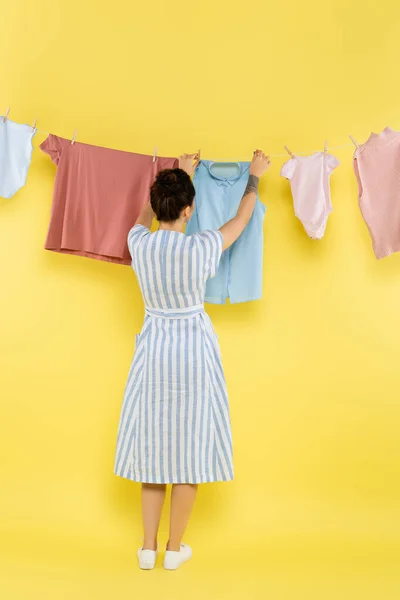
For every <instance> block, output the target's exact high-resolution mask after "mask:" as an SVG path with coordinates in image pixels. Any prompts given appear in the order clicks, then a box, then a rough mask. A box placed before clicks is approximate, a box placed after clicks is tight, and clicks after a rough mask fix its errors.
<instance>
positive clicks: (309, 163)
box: [281, 152, 339, 239]
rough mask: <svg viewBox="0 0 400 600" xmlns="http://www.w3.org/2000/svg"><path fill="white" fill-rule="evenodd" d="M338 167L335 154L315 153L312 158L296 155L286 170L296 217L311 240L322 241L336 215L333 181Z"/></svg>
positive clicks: (285, 173) (284, 171)
mask: <svg viewBox="0 0 400 600" xmlns="http://www.w3.org/2000/svg"><path fill="white" fill-rule="evenodd" d="M338 164H339V161H338V159H337V158H335V157H334V156H332V155H331V154H327V153H326V152H314V154H311V155H310V156H297V155H296V156H295V157H294V158H291V159H290V160H288V161H287V162H286V163H285V164H284V165H283V166H282V169H281V175H282V177H286V179H289V180H290V187H291V189H292V195H293V204H294V213H295V215H296V217H297V218H298V219H300V221H301V222H302V223H303V226H304V229H305V230H306V232H307V234H308V236H309V237H310V238H313V239H320V238H322V237H323V235H324V233H325V228H326V223H327V220H328V216H329V213H330V212H331V211H332V203H331V196H330V190H329V178H330V175H331V173H332V171H333V170H334V169H335V168H336V167H337V166H338Z"/></svg>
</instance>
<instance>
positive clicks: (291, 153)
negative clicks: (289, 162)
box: [283, 146, 295, 158]
mask: <svg viewBox="0 0 400 600" xmlns="http://www.w3.org/2000/svg"><path fill="white" fill-rule="evenodd" d="M283 147H284V148H285V150H286V152H287V153H288V154H289V156H290V157H291V158H294V157H295V156H294V154H293V152H291V150H289V148H288V147H287V146H283Z"/></svg>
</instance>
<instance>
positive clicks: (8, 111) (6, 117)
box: [3, 108, 10, 123]
mask: <svg viewBox="0 0 400 600" xmlns="http://www.w3.org/2000/svg"><path fill="white" fill-rule="evenodd" d="M9 113H10V109H9V108H7V110H6V114H5V115H4V117H3V123H5V122H6V121H7V119H8V115H9Z"/></svg>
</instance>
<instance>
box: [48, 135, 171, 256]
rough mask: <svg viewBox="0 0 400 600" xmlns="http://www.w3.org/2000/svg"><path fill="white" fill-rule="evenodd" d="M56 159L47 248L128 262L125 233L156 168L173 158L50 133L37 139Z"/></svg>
mask: <svg viewBox="0 0 400 600" xmlns="http://www.w3.org/2000/svg"><path fill="white" fill-rule="evenodd" d="M40 148H41V150H43V151H44V152H46V153H47V154H49V155H50V157H51V159H52V161H53V162H54V163H55V164H56V165H57V174H56V180H55V184H54V195H53V205H52V210H51V218H50V225H49V230H48V234H47V239H46V243H45V248H46V249H47V250H53V251H55V252H62V253H66V254H77V255H79V256H87V257H90V258H97V259H99V260H105V261H108V262H113V263H118V264H123V265H130V264H131V256H130V254H129V250H128V244H127V237H128V233H129V230H130V229H131V228H132V227H133V225H134V224H135V221H136V219H137V217H138V215H139V212H140V209H141V208H142V206H143V204H144V203H145V202H146V201H147V200H148V198H149V189H150V186H151V184H152V183H153V181H154V178H155V176H156V174H157V173H158V171H161V170H162V169H172V168H175V167H177V166H178V159H176V158H162V157H157V158H156V161H155V162H153V157H152V156H148V155H145V154H134V153H132V152H125V151H123V150H112V149H110V148H103V147H101V146H92V145H90V144H83V143H81V142H75V143H74V144H71V140H67V139H64V138H61V137H59V136H57V135H53V134H50V135H49V136H48V138H47V139H45V140H44V142H42V144H40Z"/></svg>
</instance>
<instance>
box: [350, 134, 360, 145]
mask: <svg viewBox="0 0 400 600" xmlns="http://www.w3.org/2000/svg"><path fill="white" fill-rule="evenodd" d="M349 138H350V139H351V141H352V142H353V144H354V145H355V147H356V148H358V144H357V142H356V140H355V139H354V138H353V136H352V135H349Z"/></svg>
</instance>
